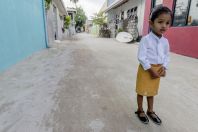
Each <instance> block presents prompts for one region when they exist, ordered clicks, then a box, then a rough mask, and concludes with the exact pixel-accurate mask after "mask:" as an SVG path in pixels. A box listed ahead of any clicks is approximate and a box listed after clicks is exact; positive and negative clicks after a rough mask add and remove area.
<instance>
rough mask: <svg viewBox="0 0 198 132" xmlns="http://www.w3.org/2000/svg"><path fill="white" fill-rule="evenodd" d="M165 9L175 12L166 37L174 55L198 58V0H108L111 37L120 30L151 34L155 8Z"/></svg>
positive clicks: (134, 35)
mask: <svg viewBox="0 0 198 132" xmlns="http://www.w3.org/2000/svg"><path fill="white" fill-rule="evenodd" d="M160 4H162V5H165V6H167V7H169V8H170V9H171V10H172V12H173V21H172V25H171V27H170V29H169V30H168V31H167V32H166V34H164V35H165V36H166V37H167V38H168V40H169V42H170V49H171V51H172V52H175V53H177V54H181V55H185V56H189V57H194V58H198V37H197V35H198V1H197V0H107V9H106V10H105V12H106V13H107V16H108V23H109V28H110V29H111V32H112V33H111V36H112V37H115V35H116V33H117V32H118V31H119V30H121V29H122V30H123V31H126V32H129V33H131V34H132V36H133V37H136V36H137V35H139V36H144V35H146V34H148V32H149V16H150V12H151V10H152V8H153V7H155V6H156V5H160Z"/></svg>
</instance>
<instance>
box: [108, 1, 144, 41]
mask: <svg viewBox="0 0 198 132" xmlns="http://www.w3.org/2000/svg"><path fill="white" fill-rule="evenodd" d="M145 1H146V0H107V9H106V10H105V12H106V13H107V18H108V25H109V28H110V30H111V37H115V36H116V34H117V33H118V32H119V31H125V32H129V33H131V34H132V36H133V38H134V39H135V40H136V39H137V38H138V37H139V36H142V31H143V21H144V10H145Z"/></svg>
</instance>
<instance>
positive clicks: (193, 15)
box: [173, 0, 198, 26]
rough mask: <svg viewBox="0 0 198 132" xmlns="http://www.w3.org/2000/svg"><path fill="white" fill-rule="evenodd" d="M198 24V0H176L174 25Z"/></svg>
mask: <svg viewBox="0 0 198 132" xmlns="http://www.w3.org/2000/svg"><path fill="white" fill-rule="evenodd" d="M187 25H188V26H198V0H176V2H175V10H174V18H173V26H187Z"/></svg>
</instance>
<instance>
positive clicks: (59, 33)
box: [46, 0, 67, 45]
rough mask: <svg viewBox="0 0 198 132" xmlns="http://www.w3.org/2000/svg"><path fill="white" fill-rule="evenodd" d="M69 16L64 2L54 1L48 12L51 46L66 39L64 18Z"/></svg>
mask: <svg viewBox="0 0 198 132" xmlns="http://www.w3.org/2000/svg"><path fill="white" fill-rule="evenodd" d="M66 15H67V11H66V8H65V6H64V3H63V1H62V0H52V2H51V4H50V6H49V9H48V10H46V19H47V32H48V42H49V45H51V44H53V43H54V41H55V40H62V39H63V37H64V18H65V16H66Z"/></svg>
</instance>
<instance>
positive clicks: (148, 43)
mask: <svg viewBox="0 0 198 132" xmlns="http://www.w3.org/2000/svg"><path fill="white" fill-rule="evenodd" d="M149 24H150V28H151V32H150V33H149V34H148V35H146V36H144V37H143V38H142V40H141V42H140V45H139V50H138V60H139V62H140V65H139V68H138V73H137V82H136V92H137V104H138V109H137V111H136V112H135V113H136V114H137V116H138V118H139V119H140V121H142V122H143V123H145V124H148V122H149V119H148V118H147V115H148V116H149V117H150V119H151V120H152V121H153V122H154V123H156V124H158V125H160V124H161V123H162V121H161V119H160V118H159V117H158V116H157V115H156V114H155V112H154V111H153V102H154V96H155V95H157V93H158V88H159V83H160V77H164V76H165V75H166V69H167V64H168V60H169V57H168V54H169V43H168V40H167V39H166V38H165V37H164V36H163V33H164V32H166V30H167V29H168V28H169V26H170V24H171V10H170V9H169V8H167V7H164V6H157V7H155V8H154V9H153V11H152V13H151V15H150V21H149ZM143 96H146V97H147V103H148V109H147V112H146V114H147V115H146V114H145V113H144V111H143V107H142V102H143Z"/></svg>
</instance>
